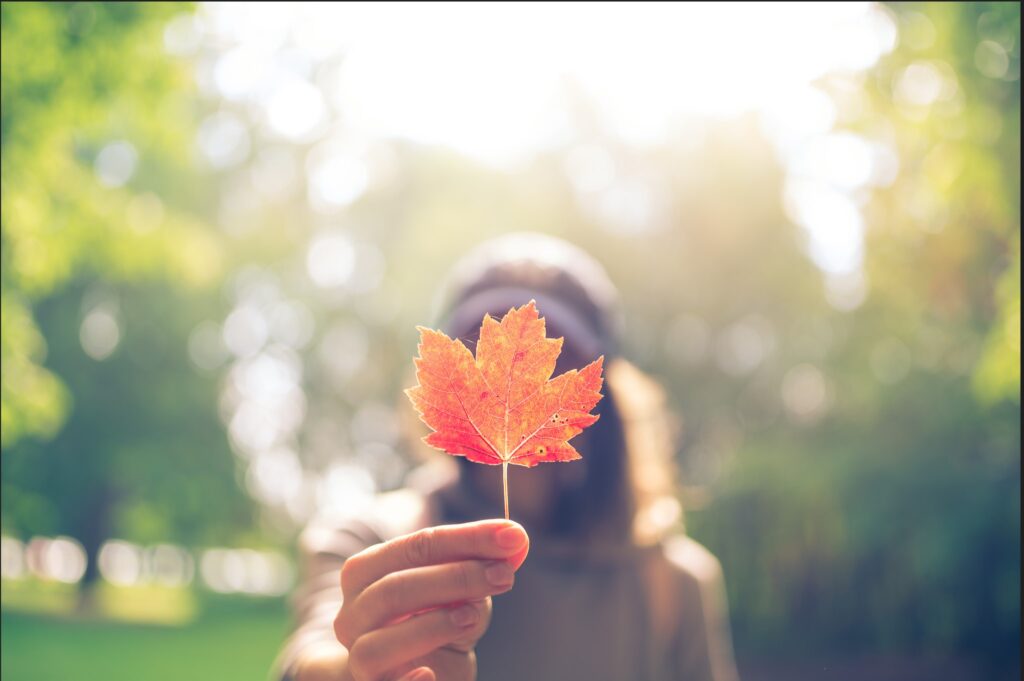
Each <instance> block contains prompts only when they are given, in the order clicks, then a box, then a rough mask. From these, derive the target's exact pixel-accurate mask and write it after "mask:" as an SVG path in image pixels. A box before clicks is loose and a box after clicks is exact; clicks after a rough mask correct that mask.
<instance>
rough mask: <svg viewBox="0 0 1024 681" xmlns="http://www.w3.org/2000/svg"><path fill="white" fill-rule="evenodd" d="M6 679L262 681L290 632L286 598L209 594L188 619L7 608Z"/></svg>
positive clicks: (2, 672) (2, 639)
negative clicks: (171, 621)
mask: <svg viewBox="0 0 1024 681" xmlns="http://www.w3.org/2000/svg"><path fill="white" fill-rule="evenodd" d="M0 618H2V633H0V646H2V649H3V655H2V657H0V660H2V661H0V676H2V678H3V679H4V681H50V680H53V681H67V680H69V679H80V680H81V681H91V680H93V679H95V680H96V681H100V680H102V681H120V680H121V679H124V680H126V681H128V680H131V681H136V680H142V679H146V680H147V681H182V680H183V679H194V680H197V681H201V680H204V679H209V680H210V681H214V680H216V681H233V680H234V679H238V680H239V681H240V680H241V679H246V680H247V681H251V680H252V679H257V680H262V679H265V678H267V673H268V671H269V669H270V666H271V663H272V661H273V660H274V657H275V655H276V654H277V651H278V650H279V648H280V646H281V642H282V641H283V638H284V636H285V635H286V633H287V627H288V615H287V611H286V607H285V603H284V601H283V600H281V599H272V600H268V599H249V598H244V597H230V598H229V597H222V598H211V597H204V598H202V599H200V600H199V602H198V603H197V607H196V611H195V617H194V618H193V619H191V620H190V621H189V622H188V623H187V624H179V625H160V624H140V623H131V622H124V621H115V620H110V619H97V618H83V617H75V616H73V615H69V614H52V613H51V614H30V613H27V612H19V611H16V610H12V609H10V608H6V607H5V608H4V611H3V613H2V616H0Z"/></svg>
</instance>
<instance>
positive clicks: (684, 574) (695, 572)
mask: <svg viewBox="0 0 1024 681" xmlns="http://www.w3.org/2000/svg"><path fill="white" fill-rule="evenodd" d="M662 552H663V554H664V557H665V562H666V563H667V564H668V566H669V568H670V569H671V571H672V572H673V573H674V574H675V576H676V578H677V579H678V580H679V581H681V582H683V583H684V584H689V585H692V586H698V587H699V586H706V585H713V584H718V583H721V582H722V564H721V563H720V562H719V561H718V558H716V557H715V555H714V554H713V553H711V551H709V550H708V549H707V547H705V546H704V545H703V544H701V543H700V542H698V541H696V540H695V539H693V538H692V537H688V536H686V535H684V534H677V535H673V536H671V537H668V538H667V539H665V540H664V541H663V542H662Z"/></svg>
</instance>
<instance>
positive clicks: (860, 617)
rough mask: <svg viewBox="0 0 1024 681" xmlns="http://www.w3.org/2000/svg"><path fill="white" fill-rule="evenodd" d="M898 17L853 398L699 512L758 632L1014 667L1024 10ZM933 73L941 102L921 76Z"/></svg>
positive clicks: (699, 529) (886, 79)
mask: <svg viewBox="0 0 1024 681" xmlns="http://www.w3.org/2000/svg"><path fill="white" fill-rule="evenodd" d="M895 12H896V16H897V17H898V20H899V25H900V28H901V43H900V45H899V47H898V48H897V49H896V51H895V52H894V53H893V54H891V55H889V56H888V57H886V58H885V59H884V60H883V61H882V62H881V63H880V64H879V65H878V66H877V68H875V69H874V70H873V71H872V72H871V73H870V76H869V79H868V80H867V82H866V83H864V87H863V88H857V90H856V91H859V92H862V93H863V94H864V95H865V96H866V101H864V102H863V103H862V104H863V106H862V107H861V111H860V114H859V115H858V116H857V117H856V118H855V119H854V120H852V121H851V123H850V127H851V128H852V129H854V130H857V131H858V132H861V133H863V134H864V135H866V136H868V137H874V138H881V139H886V140H889V141H891V143H893V144H894V145H895V146H896V148H897V149H898V152H899V158H900V170H899V173H898V175H897V176H896V178H895V181H894V182H893V184H892V185H891V186H890V187H888V188H886V189H884V190H881V191H879V192H877V193H876V194H875V195H874V196H873V197H872V198H871V199H870V201H869V202H868V203H867V208H866V210H867V223H868V225H869V228H868V235H867V251H866V252H867V255H866V271H867V278H868V286H869V294H868V297H867V299H866V301H865V303H864V304H863V306H861V307H860V308H859V309H857V310H856V311H854V312H852V313H848V314H846V315H835V318H833V319H831V320H830V323H831V325H832V327H833V328H834V329H837V330H841V334H842V342H841V343H840V344H838V345H837V347H836V348H835V349H834V351H833V352H831V353H830V354H829V355H828V357H827V358H826V359H825V365H824V366H825V369H826V372H827V374H828V375H829V376H830V378H831V379H832V380H833V381H834V390H835V395H836V403H835V405H834V407H833V409H832V412H831V414H830V416H829V417H828V418H827V419H825V420H824V421H823V422H822V423H820V424H819V425H818V426H816V427H814V428H811V429H808V430H806V431H804V432H803V433H800V431H785V432H784V431H774V432H772V431H769V432H766V433H764V434H763V435H762V436H759V437H758V438H756V439H754V438H752V439H749V440H748V441H747V444H746V445H745V446H744V447H743V449H742V451H741V456H740V458H739V461H738V462H737V464H736V467H735V469H734V471H733V474H732V475H731V476H729V478H728V479H727V481H725V482H724V483H723V485H722V488H721V489H720V494H719V496H718V497H717V499H716V500H715V501H714V503H712V504H711V505H710V506H709V507H708V508H707V509H706V510H704V511H702V512H700V513H696V514H694V516H693V518H692V528H693V531H694V532H695V533H696V534H697V535H698V536H701V537H703V538H705V539H706V540H707V541H708V543H709V544H710V545H711V546H712V547H713V548H714V549H715V550H716V551H717V552H718V553H719V555H720V556H721V558H722V560H723V562H724V564H725V568H726V573H727V575H728V576H729V579H730V582H731V593H730V596H731V602H732V606H733V609H734V612H735V627H736V631H737V638H738V640H739V641H740V644H741V645H752V646H754V647H758V648H762V649H763V650H764V651H769V650H772V649H776V650H777V649H778V646H781V645H784V643H783V639H786V640H788V641H790V642H791V643H790V645H792V644H793V642H795V641H797V640H799V641H800V644H799V645H800V647H801V648H804V649H806V650H812V649H816V650H818V651H821V650H822V649H823V648H834V649H840V648H844V649H847V650H849V649H874V650H891V649H901V650H925V651H949V650H961V651H970V652H971V653H973V654H976V655H979V656H981V657H982V658H983V659H985V660H986V661H987V663H988V664H990V665H992V668H991V669H990V672H989V673H995V670H1002V671H1003V672H1004V673H1005V672H1006V671H1007V670H1013V669H1014V668H1015V666H1016V665H1019V655H1020V647H1019V642H1020V639H1019V636H1020V458H1019V446H1020V418H1019V412H1018V410H1019V401H1020V294H1019V290H1020V133H1019V130H1020V79H1019V63H1020V62H1019V59H1020V47H1019V46H1020V14H1019V6H1018V5H1015V4H1009V3H1006V4H983V3H979V4H973V3H949V4H929V5H916V4H908V5H898V6H896V7H895ZM986 41H991V42H994V43H995V45H993V44H990V43H986ZM1000 50H1002V52H1000ZM989 51H991V52H996V53H997V57H999V58H1001V59H1005V62H1004V63H1002V64H996V65H995V67H993V66H992V65H991V64H990V63H989V62H987V61H986V60H987V59H989V58H990V56H989ZM908 69H911V70H910V71H908ZM914 69H917V70H916V71H915V70H914ZM922 69H924V70H922ZM922 73H923V74H925V75H927V76H930V75H931V74H938V78H939V80H938V81H937V83H936V84H937V87H938V88H940V90H939V91H938V93H937V95H938V96H936V97H935V98H934V101H927V100H929V99H930V97H924V96H919V93H915V92H912V91H911V92H907V90H906V89H907V88H911V87H912V86H913V84H912V82H906V81H904V80H902V79H905V78H913V77H914V75H915V74H918V75H919V74H922ZM908 74H910V75H908ZM823 85H824V86H825V87H827V88H831V89H832V90H833V91H834V92H837V93H839V94H840V95H841V94H842V93H843V92H849V90H850V88H849V84H848V83H843V82H841V81H832V82H826V83H824V84H823ZM844 85H845V86H846V87H845V88H844ZM1017 668H1019V667H1017ZM1010 673H1011V675H1013V674H1012V671H1011V672H1010Z"/></svg>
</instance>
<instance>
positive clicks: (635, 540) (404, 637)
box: [279, 234, 736, 681]
mask: <svg viewBox="0 0 1024 681" xmlns="http://www.w3.org/2000/svg"><path fill="white" fill-rule="evenodd" d="M530 299H535V300H536V301H537V307H538V309H539V311H540V313H541V315H542V316H544V317H545V320H546V322H547V330H548V336H549V337H558V336H562V337H564V338H565V342H564V345H563V351H562V354H561V356H560V357H559V359H558V366H557V367H556V369H555V374H556V375H557V374H559V373H561V372H563V371H565V370H567V369H572V368H579V367H582V366H584V365H585V364H586V363H588V362H590V361H591V360H593V359H595V358H596V357H598V356H599V355H604V356H605V357H606V367H607V369H606V382H605V389H604V398H603V399H602V400H601V402H599V403H598V407H597V409H596V411H595V413H598V414H600V416H601V418H600V419H599V420H598V421H597V423H595V424H594V425H593V426H591V427H590V428H588V429H587V430H585V431H584V432H583V434H581V435H579V436H578V437H577V438H575V439H574V440H573V442H572V443H573V445H574V446H575V447H576V449H577V450H578V451H579V452H580V453H581V454H582V456H583V458H582V460H580V461H575V462H572V463H571V464H545V465H543V466H537V467H535V468H531V469H529V470H527V469H523V468H519V467H516V466H513V467H512V469H511V470H510V471H509V488H510V490H511V495H512V496H511V499H512V501H511V503H512V516H513V517H514V518H516V519H517V520H518V521H519V522H521V523H522V524H521V525H520V524H519V523H516V522H511V521H506V520H485V519H487V518H495V517H499V518H500V517H501V516H502V503H503V501H502V491H501V490H502V485H501V479H500V477H501V472H500V467H497V466H486V465H480V464H474V463H469V462H468V461H466V460H465V459H458V460H457V461H458V465H457V466H453V467H452V468H454V471H453V472H452V473H451V474H449V475H447V476H438V475H436V474H434V473H432V472H431V471H434V470H436V468H435V467H433V466H428V467H426V468H423V469H420V470H419V471H418V472H417V473H416V474H414V475H412V476H410V477H411V480H410V484H409V488H408V489H406V490H403V491H401V492H395V493H390V494H387V495H382V497H381V499H380V501H379V503H378V504H377V508H376V509H375V511H374V512H373V513H371V514H369V515H368V516H367V517H366V518H365V519H363V520H361V521H360V522H353V523H349V524H348V525H347V526H346V527H329V526H323V525H315V524H314V525H311V526H310V527H309V528H308V529H307V530H306V531H305V532H304V533H303V536H302V540H301V543H302V550H303V554H304V559H305V560H304V563H305V573H304V576H303V581H302V584H301V586H300V590H299V593H298V594H297V597H296V604H297V620H298V627H297V629H296V631H295V633H294V634H293V636H292V638H291V639H290V641H289V644H288V646H287V647H286V648H285V650H284V651H283V653H282V655H281V658H280V662H279V665H280V667H281V669H282V675H283V676H284V678H289V679H292V680H293V681H317V680H321V679H323V680H327V679H331V680H337V679H344V680H346V681H349V680H351V681H371V680H372V681H377V680H378V679H386V680H388V681H391V680H394V679H401V680H402V681H430V680H432V679H438V680H439V681H449V680H452V681H464V680H470V679H476V678H479V679H481V681H505V680H519V679H538V680H540V679H560V680H572V679H615V680H619V679H622V680H627V679H629V680H633V679H636V680H638V681H640V680H650V681H662V680H664V681H731V680H732V679H735V678H736V673H735V669H734V666H733V661H732V653H731V644H730V640H729V632H728V623H727V618H726V608H725V602H724V590H723V588H722V579H721V570H720V568H719V565H718V562H717V561H716V560H715V558H714V557H713V556H712V555H711V554H710V553H709V552H708V551H707V550H706V549H704V548H703V547H701V546H700V545H698V544H697V543H696V542H694V541H693V540H691V539H688V538H686V537H685V536H684V535H682V534H681V533H680V532H679V531H678V529H677V528H678V526H679V525H680V518H679V516H680V513H679V505H678V503H677V502H676V501H675V498H674V496H673V479H672V476H671V465H670V461H671V442H670V438H669V436H668V428H667V422H666V420H665V419H664V414H663V412H662V409H661V395H660V392H659V390H658V388H657V387H656V386H655V385H654V384H653V383H652V382H651V381H650V380H649V379H647V378H646V377H644V376H643V375H642V374H641V373H640V372H639V371H638V370H636V369H635V368H633V367H631V365H629V364H628V363H627V362H626V361H625V360H623V359H621V358H620V357H618V356H617V352H618V344H619V336H620V331H619V329H620V326H621V323H620V321H619V319H620V318H619V312H618V305H617V294H616V292H615V289H614V287H613V286H612V285H611V283H610V282H609V280H608V278H607V276H606V275H605V273H604V271H603V270H602V269H601V267H600V266H599V265H598V264H597V263H596V262H595V261H594V260H593V259H592V258H590V257H589V256H587V255H586V254H584V253H582V252H581V251H580V250H579V249H577V248H575V247H573V246H571V245H569V244H567V243H565V242H563V241H560V240H557V239H553V238H551V237H545V236H541V235H536V234H517V235H510V236H506V237H503V238H500V239H497V240H495V241H492V242H489V243H487V244H484V245H483V246H481V247H479V248H478V249H477V250H475V251H474V252H473V253H471V254H469V255H468V256H467V257H466V258H464V259H463V261H462V262H461V264H460V265H459V266H458V267H457V268H456V270H455V272H454V274H453V276H452V278H451V280H450V282H449V285H448V287H447V293H446V294H445V295H444V296H442V301H443V304H442V306H441V310H442V312H441V314H440V315H439V318H440V319H441V320H442V324H441V325H442V327H443V328H444V330H445V331H446V332H447V333H448V334H449V335H450V336H452V337H458V338H460V339H462V340H463V341H464V342H466V343H467V345H468V346H469V347H471V348H472V347H474V343H475V341H476V336H477V334H478V333H479V327H480V323H481V320H482V319H483V316H484V314H486V313H489V314H491V315H492V316H494V317H498V318H500V317H501V316H502V315H503V314H504V313H505V312H506V311H508V309H509V308H511V307H514V306H519V305H522V304H524V303H526V302H528V301H529V300H530ZM440 458H441V459H443V460H444V461H445V463H447V462H448V461H451V460H450V459H448V457H443V456H441V457H440ZM527 553H529V558H527ZM339 582H340V588H339ZM492 599H493V601H492Z"/></svg>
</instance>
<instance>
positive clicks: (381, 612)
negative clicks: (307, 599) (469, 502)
mask: <svg viewBox="0 0 1024 681" xmlns="http://www.w3.org/2000/svg"><path fill="white" fill-rule="evenodd" d="M528 551H529V537H527V535H526V531H525V530H523V528H522V527H521V526H520V525H518V524H517V523H514V522H511V521H508V520H483V521H479V522H474V523H466V524H463V525H446V526H441V527H430V528H427V529H424V530H420V531H419V532H414V533H412V534H408V535H405V536H403V537H398V538H396V539H393V540H391V541H388V542H385V543H383V544H377V545H376V546H372V547H370V548H368V549H366V550H365V551H362V552H360V553H357V554H356V555H354V556H352V557H351V558H349V559H348V560H346V561H345V563H344V565H343V566H342V570H341V591H342V596H343V599H344V600H343V602H342V603H343V604H342V606H341V609H340V610H339V611H338V616H337V617H336V618H335V620H334V632H335V635H336V636H337V638H338V641H340V642H341V644H342V645H344V646H345V647H346V648H347V649H348V664H347V665H346V674H347V678H351V679H353V681H398V680H399V679H400V680H401V681H435V680H436V679H442V680H443V681H473V680H474V679H475V678H476V656H475V654H474V653H473V647H474V646H475V645H476V642H477V641H478V640H479V639H480V637H481V636H482V635H483V633H484V631H486V630H487V625H488V624H489V623H490V617H491V598H490V597H491V596H492V595H495V594H500V593H504V592H506V591H508V590H509V589H511V588H512V584H513V582H514V581H515V571H516V570H517V569H519V566H520V565H522V563H523V560H525V559H526V554H527V552H528Z"/></svg>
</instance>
